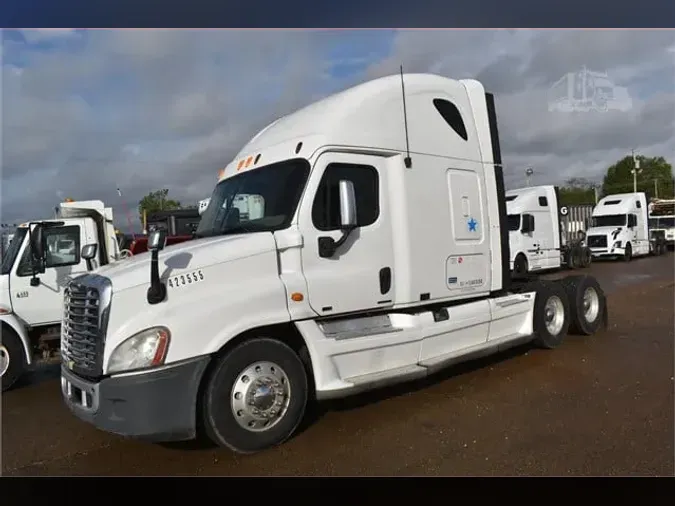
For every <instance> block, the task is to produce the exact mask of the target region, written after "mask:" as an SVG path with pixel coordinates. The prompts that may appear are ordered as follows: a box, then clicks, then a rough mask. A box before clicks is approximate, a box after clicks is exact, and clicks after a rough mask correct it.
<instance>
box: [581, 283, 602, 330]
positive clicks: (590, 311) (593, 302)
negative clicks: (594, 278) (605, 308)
mask: <svg viewBox="0 0 675 506" xmlns="http://www.w3.org/2000/svg"><path fill="white" fill-rule="evenodd" d="M583 301H584V318H585V319H586V321H587V322H594V321H595V319H596V318H597V317H598V314H599V313H600V297H598V292H597V291H596V290H595V288H592V287H590V286H589V287H588V288H586V290H584V299H583Z"/></svg>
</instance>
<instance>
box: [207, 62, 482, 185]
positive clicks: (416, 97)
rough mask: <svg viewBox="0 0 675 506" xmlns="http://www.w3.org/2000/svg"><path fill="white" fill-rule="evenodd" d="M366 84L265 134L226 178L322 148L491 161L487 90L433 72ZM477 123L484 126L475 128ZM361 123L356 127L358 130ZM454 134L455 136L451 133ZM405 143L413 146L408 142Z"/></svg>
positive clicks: (302, 111) (245, 151)
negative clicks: (402, 86)
mask: <svg viewBox="0 0 675 506" xmlns="http://www.w3.org/2000/svg"><path fill="white" fill-rule="evenodd" d="M403 82H404V86H405V105H406V114H407V125H408V139H406V128H405V120H404V110H403V94H402V88H401V75H399V74H396V75H392V76H388V77H383V78H380V79H375V80H373V81H369V82H366V83H364V84H360V85H358V86H355V87H353V88H350V89H348V90H345V91H343V92H341V93H337V94H335V95H332V96H330V97H328V98H325V99H323V100H320V101H318V102H315V103H313V104H311V105H308V106H307V107H305V108H303V109H300V110H298V111H296V112H294V113H293V114H290V115H288V116H284V117H282V118H279V119H277V120H276V121H274V122H272V123H271V124H269V125H268V126H267V127H265V128H263V129H262V130H261V131H260V132H258V134H257V135H255V136H254V137H253V138H252V139H251V140H250V141H249V142H248V144H246V145H245V146H244V147H243V149H242V150H241V151H240V152H239V153H238V154H237V156H236V157H235V158H234V160H233V161H232V162H231V163H230V164H229V165H227V166H226V167H225V169H224V170H223V171H222V172H221V175H220V177H219V179H220V180H222V179H226V178H229V177H232V176H234V175H236V174H237V173H238V172H239V171H240V170H242V169H248V170H250V169H254V168H256V167H259V166H263V165H269V164H271V163H274V162H278V161H282V160H287V159H292V158H298V157H300V158H306V159H307V158H310V157H311V156H312V154H313V153H314V152H315V151H316V150H317V149H319V148H321V147H324V146H336V147H337V146H339V147H344V148H345V150H354V149H356V150H362V151H371V152H372V151H374V150H377V151H380V152H386V151H391V152H405V151H407V147H408V145H409V148H410V151H411V152H412V153H427V154H431V155H437V156H445V157H449V158H463V159H468V160H483V161H487V162H488V163H493V160H492V143H491V138H490V129H489V125H488V123H487V106H486V103H485V90H484V88H483V85H482V84H481V83H479V82H478V81H476V80H473V79H465V80H455V79H448V78H445V77H440V76H436V75H431V74H404V75H403ZM476 122H479V123H480V124H476ZM354 125H358V126H359V127H358V128H354ZM453 130H454V131H453ZM406 141H407V142H406Z"/></svg>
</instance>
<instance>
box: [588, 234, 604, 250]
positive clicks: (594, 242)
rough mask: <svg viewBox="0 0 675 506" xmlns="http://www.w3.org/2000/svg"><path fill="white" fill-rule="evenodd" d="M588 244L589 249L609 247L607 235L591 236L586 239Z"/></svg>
mask: <svg viewBox="0 0 675 506" xmlns="http://www.w3.org/2000/svg"><path fill="white" fill-rule="evenodd" d="M586 244H588V247H589V248H606V247H607V236H606V235H589V236H588V237H586Z"/></svg>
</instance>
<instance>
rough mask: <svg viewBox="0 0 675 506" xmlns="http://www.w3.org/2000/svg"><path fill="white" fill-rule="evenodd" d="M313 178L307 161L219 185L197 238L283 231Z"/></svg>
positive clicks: (286, 163)
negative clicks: (308, 177) (308, 181)
mask: <svg viewBox="0 0 675 506" xmlns="http://www.w3.org/2000/svg"><path fill="white" fill-rule="evenodd" d="M308 175H309V163H308V162H307V160H302V159H294V160H286V161H283V162H280V163H274V164H272V165H268V166H267V167H261V168H260V169H253V170H249V171H246V172H243V173H241V174H239V175H236V176H233V177H231V178H229V179H225V180H223V181H221V182H220V183H218V184H217V185H216V189H215V190H214V191H213V195H212V196H211V201H210V202H209V205H208V207H207V208H206V211H204V214H202V218H201V220H200V222H199V226H198V227H197V231H196V233H195V235H196V236H197V237H210V236H214V235H226V234H243V233H250V232H268V231H274V230H281V229H284V228H286V227H288V225H289V224H290V223H291V220H292V219H293V215H294V214H295V208H296V207H297V205H298V201H299V200H300V195H302V191H303V189H304V187H305V183H306V182H307V176H308Z"/></svg>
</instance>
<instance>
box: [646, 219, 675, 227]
mask: <svg viewBox="0 0 675 506" xmlns="http://www.w3.org/2000/svg"><path fill="white" fill-rule="evenodd" d="M649 226H650V227H652V228H673V227H675V217H673V216H668V217H664V218H649Z"/></svg>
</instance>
